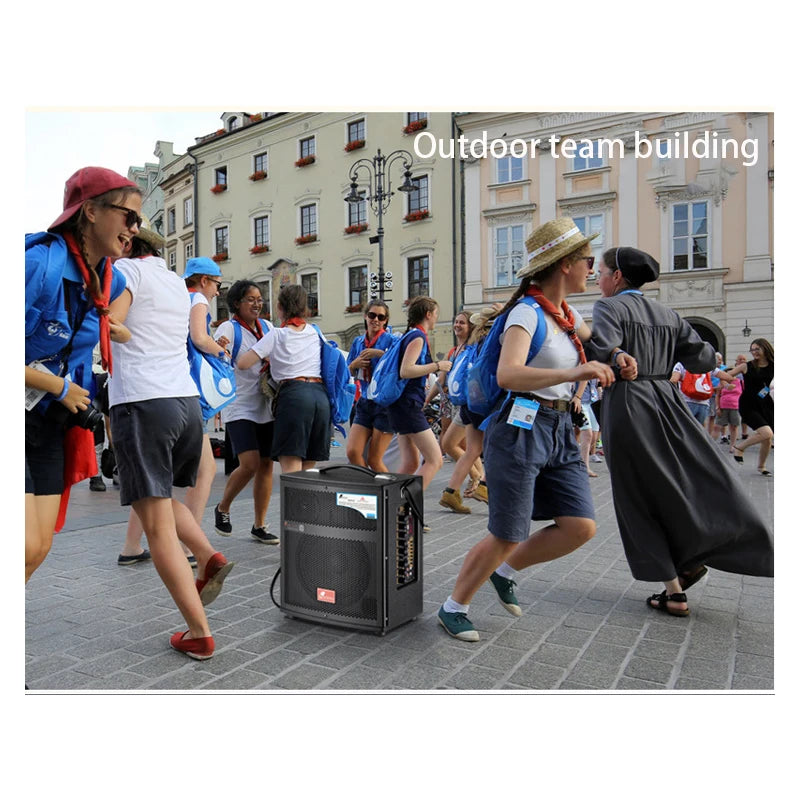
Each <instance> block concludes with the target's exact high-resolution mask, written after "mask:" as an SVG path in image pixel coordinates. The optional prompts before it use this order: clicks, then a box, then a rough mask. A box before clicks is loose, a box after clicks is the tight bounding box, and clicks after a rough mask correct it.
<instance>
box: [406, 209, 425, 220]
mask: <svg viewBox="0 0 800 800" xmlns="http://www.w3.org/2000/svg"><path fill="white" fill-rule="evenodd" d="M430 213H431V212H430V211H428V209H425V210H424V211H412V212H411V213H409V214H406V215H405V217H403V219H404V220H405V221H406V222H419V221H420V220H421V219H426V218H427V217H429V216H430Z"/></svg>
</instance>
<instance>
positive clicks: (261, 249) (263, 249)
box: [250, 244, 269, 256]
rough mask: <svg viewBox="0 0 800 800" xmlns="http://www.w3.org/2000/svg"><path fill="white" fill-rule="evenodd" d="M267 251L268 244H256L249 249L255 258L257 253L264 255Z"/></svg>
mask: <svg viewBox="0 0 800 800" xmlns="http://www.w3.org/2000/svg"><path fill="white" fill-rule="evenodd" d="M268 250H269V245H268V244H257V245H256V246H255V247H251V248H250V252H251V253H252V254H253V255H254V256H257V255H258V254H259V253H266V252H267V251H268Z"/></svg>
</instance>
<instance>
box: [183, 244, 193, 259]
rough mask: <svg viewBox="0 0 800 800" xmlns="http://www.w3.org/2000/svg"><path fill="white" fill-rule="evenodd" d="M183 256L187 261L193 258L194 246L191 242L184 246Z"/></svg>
mask: <svg viewBox="0 0 800 800" xmlns="http://www.w3.org/2000/svg"><path fill="white" fill-rule="evenodd" d="M184 256H185V257H186V260H187V261H188V260H189V259H190V258H194V244H192V242H189V244H187V245H186V248H185V249H184Z"/></svg>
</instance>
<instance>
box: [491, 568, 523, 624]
mask: <svg viewBox="0 0 800 800" xmlns="http://www.w3.org/2000/svg"><path fill="white" fill-rule="evenodd" d="M489 580H490V581H491V582H492V586H494V590H495V591H496V592H497V596H498V598H499V599H500V603H501V604H502V606H503V608H504V609H505V610H506V611H508V612H509V614H513V615H514V616H515V617H521V616H522V609H521V608H520V607H519V603H518V602H517V596H516V595H515V594H514V587H515V586H516V585H517V584H516V583H514V581H512V580H509V579H508V578H504V577H503V576H502V575H498V574H497V573H496V572H493V573H492V574H491V575H490V576H489Z"/></svg>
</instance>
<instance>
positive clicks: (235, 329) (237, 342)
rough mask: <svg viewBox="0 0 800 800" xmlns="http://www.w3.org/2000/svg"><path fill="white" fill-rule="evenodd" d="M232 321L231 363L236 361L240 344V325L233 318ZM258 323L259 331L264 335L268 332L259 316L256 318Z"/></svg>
mask: <svg viewBox="0 0 800 800" xmlns="http://www.w3.org/2000/svg"><path fill="white" fill-rule="evenodd" d="M231 322H232V323H233V350H231V363H232V364H235V363H236V357H237V356H238V355H239V348H240V347H241V346H242V326H241V325H240V324H239V323H238V322H237V321H236V320H235V319H231ZM258 324H259V325H260V326H261V332H262V333H263V334H264V336H266V335H267V334H268V333H269V328H268V327H267V326H266V325H265V324H264V320H263V319H261V317H259V318H258Z"/></svg>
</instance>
